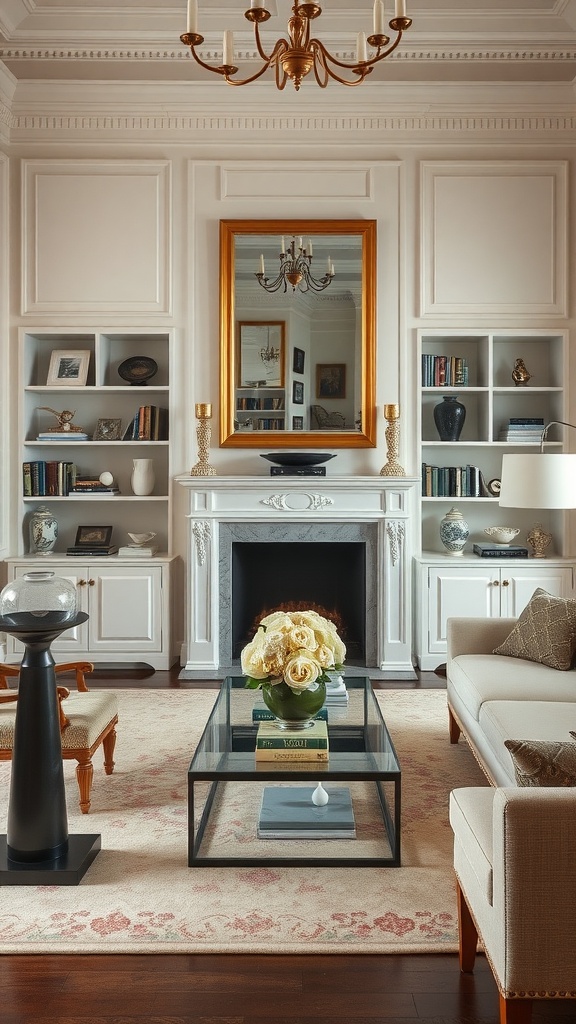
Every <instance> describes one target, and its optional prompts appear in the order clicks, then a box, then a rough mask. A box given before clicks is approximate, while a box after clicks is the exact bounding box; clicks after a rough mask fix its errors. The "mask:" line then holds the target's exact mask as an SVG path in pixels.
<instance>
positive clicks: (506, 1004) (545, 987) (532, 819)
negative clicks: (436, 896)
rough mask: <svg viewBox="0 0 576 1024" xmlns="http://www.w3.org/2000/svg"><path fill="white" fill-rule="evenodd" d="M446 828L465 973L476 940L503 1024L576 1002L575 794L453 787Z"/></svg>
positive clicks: (559, 790)
mask: <svg viewBox="0 0 576 1024" xmlns="http://www.w3.org/2000/svg"><path fill="white" fill-rule="evenodd" d="M450 823H451V825H452V829H453V831H454V868H455V871H456V879H457V892H458V912H459V932H460V968H461V970H462V971H464V972H470V971H472V970H473V967H474V959H475V955H476V946H477V940H478V938H479V939H480V941H481V943H482V946H483V947H484V951H485V953H486V956H487V958H488V961H489V963H490V966H491V968H492V972H493V974H494V978H495V980H496V983H497V985H498V989H499V992H500V1024H529V1022H530V1020H531V1012H532V1003H533V1000H535V999H576V871H575V870H574V864H575V860H576V790H575V789H571V788H556V787H553V788H542V789H538V788H512V787H510V788H500V789H491V788H488V787H486V788H479V789H476V788H470V789H456V790H454V791H453V792H452V793H451V795H450ZM575 1012H576V1007H575Z"/></svg>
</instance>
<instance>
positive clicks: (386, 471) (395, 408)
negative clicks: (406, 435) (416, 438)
mask: <svg viewBox="0 0 576 1024" xmlns="http://www.w3.org/2000/svg"><path fill="white" fill-rule="evenodd" d="M399 418H400V406H399V405H385V406H384V419H385V420H387V421H388V426H387V427H386V434H385V437H386V455H387V459H388V461H387V462H386V465H385V466H383V467H382V469H381V470H380V476H406V473H405V471H404V470H403V468H402V466H401V465H400V463H399V462H398V448H399V441H400V425H399V422H398V420H399Z"/></svg>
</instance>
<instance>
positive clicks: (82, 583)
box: [78, 580, 86, 587]
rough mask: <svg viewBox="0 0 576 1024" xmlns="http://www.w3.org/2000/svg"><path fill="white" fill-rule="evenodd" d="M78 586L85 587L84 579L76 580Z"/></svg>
mask: <svg viewBox="0 0 576 1024" xmlns="http://www.w3.org/2000/svg"><path fill="white" fill-rule="evenodd" d="M78 586H79V587H85V586H86V580H78Z"/></svg>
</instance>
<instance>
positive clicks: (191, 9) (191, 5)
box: [186, 0, 198, 35]
mask: <svg viewBox="0 0 576 1024" xmlns="http://www.w3.org/2000/svg"><path fill="white" fill-rule="evenodd" d="M186 31H187V32H190V34H191V35H197V34H198V2H197V0H188V13H187V16H186Z"/></svg>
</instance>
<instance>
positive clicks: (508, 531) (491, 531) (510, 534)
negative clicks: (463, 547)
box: [484, 526, 520, 544]
mask: <svg viewBox="0 0 576 1024" xmlns="http://www.w3.org/2000/svg"><path fill="white" fill-rule="evenodd" d="M484 533H485V534H486V536H487V537H490V540H492V541H494V543H495V544H510V542H511V541H513V540H514V537H517V536H518V534H519V533H520V530H517V529H516V528H515V527H514V526H487V527H486V529H485V530H484Z"/></svg>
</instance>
